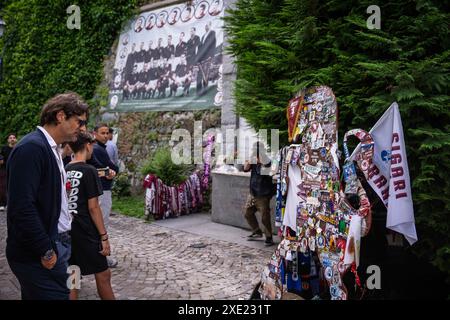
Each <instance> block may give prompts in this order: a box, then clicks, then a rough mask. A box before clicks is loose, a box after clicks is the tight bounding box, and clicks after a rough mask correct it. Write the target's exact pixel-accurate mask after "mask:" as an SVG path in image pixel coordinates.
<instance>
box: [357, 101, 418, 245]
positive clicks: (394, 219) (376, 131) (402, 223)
mask: <svg viewBox="0 0 450 320" xmlns="http://www.w3.org/2000/svg"><path fill="white" fill-rule="evenodd" d="M370 134H371V135H372V137H373V140H374V142H375V146H374V156H373V163H372V166H371V167H370V168H369V177H368V182H369V184H370V186H371V187H372V188H373V190H374V191H375V192H376V193H377V195H378V196H379V197H380V199H381V200H382V201H383V203H384V205H385V206H386V208H387V209H388V211H387V219H386V227H387V228H389V229H391V230H393V231H395V232H398V233H401V234H403V236H404V237H405V238H406V240H408V242H409V244H410V245H412V244H414V243H415V242H416V241H417V233H416V225H415V222H414V209H413V202H412V194H411V184H410V180H409V169H408V161H407V158H406V149H405V140H404V136H403V126H402V120H401V118H400V112H399V109H398V104H397V103H396V102H394V103H392V104H391V106H390V107H389V109H387V110H386V112H385V113H384V114H383V115H382V116H381V118H380V119H379V120H378V122H377V123H376V124H375V125H374V126H373V128H372V130H370ZM360 148H361V145H360V144H359V145H358V146H357V147H356V148H355V150H354V151H353V153H352V155H351V156H350V159H353V158H354V157H355V155H356V154H357V153H358V151H359V149H360Z"/></svg>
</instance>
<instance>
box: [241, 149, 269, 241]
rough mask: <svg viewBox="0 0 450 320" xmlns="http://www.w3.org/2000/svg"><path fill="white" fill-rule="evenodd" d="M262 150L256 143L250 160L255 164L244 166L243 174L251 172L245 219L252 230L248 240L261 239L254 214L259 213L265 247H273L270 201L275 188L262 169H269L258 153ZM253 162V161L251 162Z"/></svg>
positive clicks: (264, 157) (264, 158)
mask: <svg viewBox="0 0 450 320" xmlns="http://www.w3.org/2000/svg"><path fill="white" fill-rule="evenodd" d="M263 148H264V144H263V143H262V142H256V143H255V145H254V146H253V149H254V150H255V149H256V150H255V151H256V153H255V154H254V155H253V156H252V159H253V160H254V159H256V163H250V161H248V160H247V161H246V162H245V164H244V172H248V171H251V175H250V194H249V195H248V196H247V201H246V204H245V219H246V220H247V223H248V224H249V225H250V227H251V228H252V233H251V234H250V235H249V236H248V240H254V239H257V238H261V237H262V235H263V232H262V230H261V228H260V227H259V224H258V220H257V219H256V216H255V213H256V211H259V212H260V213H261V217H262V219H261V220H262V224H263V226H264V233H265V235H266V240H265V244H266V246H270V245H273V244H274V242H273V238H272V221H271V219H270V199H271V198H272V197H273V196H274V194H275V191H276V188H275V185H274V184H273V182H272V177H271V176H270V175H265V174H264V172H263V171H262V170H263V167H264V168H269V167H270V165H271V163H270V160H269V159H268V158H267V156H265V153H263V152H260V150H261V151H262V149H263ZM252 162H253V161H252Z"/></svg>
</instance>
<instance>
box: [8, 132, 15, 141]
mask: <svg viewBox="0 0 450 320" xmlns="http://www.w3.org/2000/svg"><path fill="white" fill-rule="evenodd" d="M11 136H14V137H16V138H17V134H15V133H9V134H8V135H7V136H6V140H8V139H9V137H11Z"/></svg>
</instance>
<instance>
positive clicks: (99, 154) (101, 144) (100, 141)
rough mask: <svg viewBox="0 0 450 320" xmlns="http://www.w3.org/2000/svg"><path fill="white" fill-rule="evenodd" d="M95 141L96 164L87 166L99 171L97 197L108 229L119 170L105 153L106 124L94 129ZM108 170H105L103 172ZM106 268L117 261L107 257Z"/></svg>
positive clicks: (111, 266) (112, 265)
mask: <svg viewBox="0 0 450 320" xmlns="http://www.w3.org/2000/svg"><path fill="white" fill-rule="evenodd" d="M94 133H95V139H96V140H97V143H96V144H95V145H94V153H93V155H94V157H95V159H96V161H97V163H92V162H90V161H88V163H89V164H92V165H93V166H94V167H96V168H97V170H98V171H99V176H100V181H101V183H102V188H103V194H102V195H101V196H99V197H98V200H99V203H100V208H101V209H102V213H103V221H104V223H105V228H106V229H108V225H109V216H110V215H111V207H112V194H111V187H112V182H113V179H114V177H115V175H116V173H117V171H118V170H119V168H118V167H117V166H116V165H115V164H114V163H113V162H112V161H111V159H110V158H109V155H108V152H107V151H106V142H107V141H108V136H109V127H108V125H107V124H103V123H102V124H98V125H97V126H96V127H95V128H94ZM106 168H108V169H107V170H105V169H106ZM108 266H109V267H110V268H114V267H115V266H117V260H115V259H113V258H111V257H108Z"/></svg>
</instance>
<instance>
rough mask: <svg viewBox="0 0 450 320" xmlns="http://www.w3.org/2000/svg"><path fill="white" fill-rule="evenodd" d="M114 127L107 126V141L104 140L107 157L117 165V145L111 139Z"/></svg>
mask: <svg viewBox="0 0 450 320" xmlns="http://www.w3.org/2000/svg"><path fill="white" fill-rule="evenodd" d="M113 134H114V129H113V128H109V131H108V141H106V152H107V153H108V156H109V159H111V161H112V162H113V163H114V164H115V165H116V166H117V167H118V166H119V151H118V149H117V145H116V144H115V143H114V141H113Z"/></svg>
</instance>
